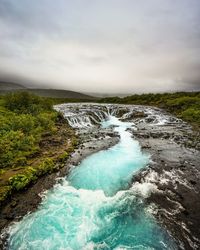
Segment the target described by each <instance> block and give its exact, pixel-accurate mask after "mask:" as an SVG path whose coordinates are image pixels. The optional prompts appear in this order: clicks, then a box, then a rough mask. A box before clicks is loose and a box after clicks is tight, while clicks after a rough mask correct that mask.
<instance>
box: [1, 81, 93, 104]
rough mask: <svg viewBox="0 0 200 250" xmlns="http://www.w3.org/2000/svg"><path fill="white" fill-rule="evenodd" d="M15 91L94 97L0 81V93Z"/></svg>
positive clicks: (57, 95) (48, 95)
mask: <svg viewBox="0 0 200 250" xmlns="http://www.w3.org/2000/svg"><path fill="white" fill-rule="evenodd" d="M16 91H28V92H31V93H33V94H35V95H39V96H43V97H53V98H70V99H85V100H92V99H94V97H93V96H90V95H87V94H82V93H79V92H74V91H70V90H60V89H32V88H26V87H24V86H23V85H21V84H17V83H8V82H0V94H2V95H4V94H7V93H9V92H16Z"/></svg>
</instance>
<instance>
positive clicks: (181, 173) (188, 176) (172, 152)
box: [132, 121, 200, 250]
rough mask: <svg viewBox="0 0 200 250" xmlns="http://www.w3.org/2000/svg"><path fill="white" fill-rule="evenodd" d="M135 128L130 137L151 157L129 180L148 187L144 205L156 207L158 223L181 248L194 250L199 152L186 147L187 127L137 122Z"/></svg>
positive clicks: (199, 237)
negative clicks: (148, 191)
mask: <svg viewBox="0 0 200 250" xmlns="http://www.w3.org/2000/svg"><path fill="white" fill-rule="evenodd" d="M135 122H136V123H137V121H135ZM137 128H138V130H137V131H132V134H133V137H134V138H136V139H137V140H138V141H139V142H140V145H141V147H142V149H143V151H145V152H148V153H150V154H151V159H152V162H151V163H150V165H149V167H148V168H147V169H145V170H144V171H141V172H140V173H138V175H137V176H135V177H134V178H133V185H135V183H140V184H142V185H144V186H145V185H146V184H148V185H149V184H150V185H152V187H153V189H152V190H153V191H152V192H150V195H149V196H148V198H147V199H146V202H147V203H148V204H154V205H156V208H154V212H155V216H156V217H157V218H158V221H159V222H160V223H161V224H162V225H163V226H164V227H165V228H166V229H167V230H168V231H169V232H170V233H171V235H172V236H173V237H174V238H175V239H176V240H177V241H178V242H179V245H180V247H181V248H182V249H191V250H192V249H198V247H199V245H200V229H199V224H200V212H199V211H200V200H199V195H200V182H199V180H200V168H199V162H200V152H199V150H198V149H197V147H196V148H195V147H190V148H189V147H187V145H188V144H187V142H188V141H189V139H188V138H187V135H188V134H190V135H191V132H192V131H191V127H190V126H189V125H187V124H185V123H183V122H180V123H178V124H173V123H172V124H167V125H157V126H152V125H151V124H148V123H142V122H140V123H138V124H137Z"/></svg>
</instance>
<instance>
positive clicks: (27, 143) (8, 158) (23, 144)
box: [0, 130, 38, 168]
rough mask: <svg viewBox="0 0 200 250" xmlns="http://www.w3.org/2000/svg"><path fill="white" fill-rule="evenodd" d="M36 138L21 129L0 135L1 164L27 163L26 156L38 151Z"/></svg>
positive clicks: (4, 165) (5, 165)
mask: <svg viewBox="0 0 200 250" xmlns="http://www.w3.org/2000/svg"><path fill="white" fill-rule="evenodd" d="M37 150H38V148H37V147H36V146H35V138H34V137H33V136H32V135H30V136H26V135H25V134H24V133H23V132H21V131H13V130H11V131H9V132H7V133H5V134H3V135H2V136H0V166H1V168H4V167H8V166H16V165H18V164H20V165H21V164H22V163H23V164H25V163H26V157H27V156H29V155H31V154H33V153H34V152H36V151H37Z"/></svg>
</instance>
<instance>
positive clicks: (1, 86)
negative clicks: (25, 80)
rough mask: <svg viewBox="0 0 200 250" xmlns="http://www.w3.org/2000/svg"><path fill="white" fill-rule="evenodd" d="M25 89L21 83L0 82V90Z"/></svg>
mask: <svg viewBox="0 0 200 250" xmlns="http://www.w3.org/2000/svg"><path fill="white" fill-rule="evenodd" d="M19 89H26V88H25V87H24V86H23V85H21V84H18V83H12V82H0V91H12V90H19Z"/></svg>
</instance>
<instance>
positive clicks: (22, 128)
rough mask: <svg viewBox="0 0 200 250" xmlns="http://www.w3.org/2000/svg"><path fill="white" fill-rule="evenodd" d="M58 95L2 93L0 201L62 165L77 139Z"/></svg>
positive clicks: (0, 103)
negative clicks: (60, 108) (58, 103)
mask: <svg viewBox="0 0 200 250" xmlns="http://www.w3.org/2000/svg"><path fill="white" fill-rule="evenodd" d="M55 102H56V100H55V99H50V98H41V97H38V96H35V95H32V94H30V93H28V92H19V93H11V94H8V95H6V96H2V97H0V202H1V201H3V200H5V199H6V197H7V196H8V195H10V194H11V193H12V192H13V191H19V190H21V189H24V188H26V187H27V186H28V185H29V184H31V183H33V182H35V181H36V180H37V179H38V177H39V176H42V175H45V174H47V173H51V172H53V171H55V170H57V169H58V168H60V167H62V166H63V164H64V162H65V161H66V159H67V158H68V156H69V154H70V153H71V152H72V151H73V150H74V147H75V146H76V144H77V139H76V137H75V135H74V131H73V130H72V129H71V128H70V127H69V126H68V124H67V122H66V121H65V120H64V118H63V117H62V115H61V114H60V113H58V112H56V111H54V110H53V108H52V104H53V103H55Z"/></svg>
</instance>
